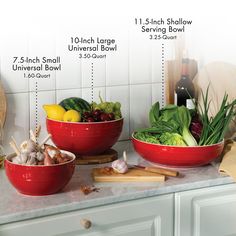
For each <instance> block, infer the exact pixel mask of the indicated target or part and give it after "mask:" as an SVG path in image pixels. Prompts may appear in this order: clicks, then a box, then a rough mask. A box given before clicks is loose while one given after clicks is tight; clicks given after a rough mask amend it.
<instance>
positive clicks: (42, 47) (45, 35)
mask: <svg viewBox="0 0 236 236" xmlns="http://www.w3.org/2000/svg"><path fill="white" fill-rule="evenodd" d="M28 56H29V58H35V57H38V58H39V63H31V64H29V65H30V66H33V65H36V66H40V65H42V67H43V68H42V70H40V71H36V72H34V74H35V75H36V77H37V75H44V76H48V77H46V78H32V79H29V86H30V91H36V82H37V83H38V91H43V90H53V89H55V87H56V82H55V75H56V72H55V70H52V71H50V70H47V69H46V68H45V67H46V64H47V65H49V66H50V67H51V66H52V67H58V65H59V63H55V64H54V63H42V62H43V57H45V58H46V59H55V58H56V56H57V55H56V44H55V38H54V35H53V34H52V33H51V32H49V31H47V30H43V29H42V30H40V31H36V30H34V31H32V32H31V34H30V35H29V54H28ZM31 74H32V73H31Z"/></svg>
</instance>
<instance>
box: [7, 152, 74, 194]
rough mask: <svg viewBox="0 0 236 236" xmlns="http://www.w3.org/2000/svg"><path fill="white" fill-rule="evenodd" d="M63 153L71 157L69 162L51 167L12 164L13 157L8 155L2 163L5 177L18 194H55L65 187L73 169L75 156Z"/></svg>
mask: <svg viewBox="0 0 236 236" xmlns="http://www.w3.org/2000/svg"><path fill="white" fill-rule="evenodd" d="M63 152H64V153H66V154H67V155H69V156H71V157H72V159H71V161H68V162H66V163H62V164H56V165H52V166H26V165H19V164H14V163H12V162H11V161H10V159H11V158H12V157H13V155H9V156H8V157H7V158H6V159H5V162H4V165H5V171H6V175H7V177H8V179H9V181H10V183H11V184H12V185H13V186H14V187H15V188H16V189H17V190H18V191H19V192H20V193H23V194H26V195H32V196H41V195H49V194H53V193H57V192H59V191H60V190H62V189H63V188H64V187H65V186H66V185H67V183H68V182H69V181H70V179H71V177H72V175H73V173H74V169H75V155H74V154H72V153H69V152H65V151H63Z"/></svg>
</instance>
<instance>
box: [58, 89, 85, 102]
mask: <svg viewBox="0 0 236 236" xmlns="http://www.w3.org/2000/svg"><path fill="white" fill-rule="evenodd" d="M81 96H82V91H81V89H65V90H64V89H63V90H57V91H56V103H60V102H61V101H62V100H63V99H65V98H69V97H81Z"/></svg>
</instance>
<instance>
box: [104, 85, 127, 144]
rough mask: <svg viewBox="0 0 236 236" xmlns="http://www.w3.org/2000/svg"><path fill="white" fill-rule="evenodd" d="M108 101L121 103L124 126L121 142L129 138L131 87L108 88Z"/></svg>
mask: <svg viewBox="0 0 236 236" xmlns="http://www.w3.org/2000/svg"><path fill="white" fill-rule="evenodd" d="M106 101H109V102H120V103H121V113H122V116H123V117H124V125H123V130H122V134H121V136H120V139H119V140H126V139H128V138H129V86H113V87H106Z"/></svg>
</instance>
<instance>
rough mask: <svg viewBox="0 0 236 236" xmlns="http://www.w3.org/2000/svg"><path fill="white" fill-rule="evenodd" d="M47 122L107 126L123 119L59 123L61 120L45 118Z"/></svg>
mask: <svg viewBox="0 0 236 236" xmlns="http://www.w3.org/2000/svg"><path fill="white" fill-rule="evenodd" d="M46 119H47V120H50V121H53V122H58V123H65V124H78V125H86V124H95V125H96V124H107V123H113V122H114V123H115V122H118V121H121V120H123V119H124V117H121V118H120V119H117V120H108V121H98V122H71V121H61V120H53V119H49V118H48V117H46Z"/></svg>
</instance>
